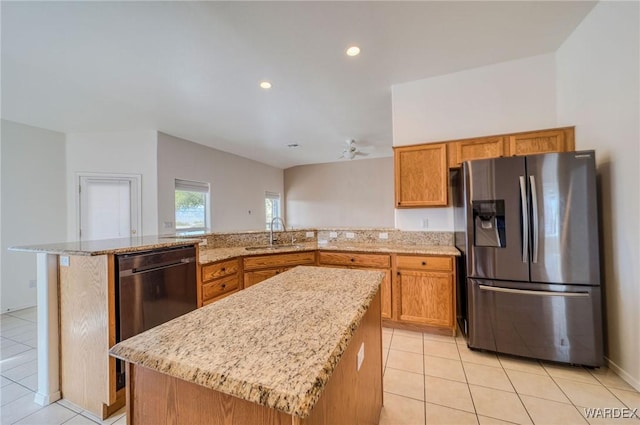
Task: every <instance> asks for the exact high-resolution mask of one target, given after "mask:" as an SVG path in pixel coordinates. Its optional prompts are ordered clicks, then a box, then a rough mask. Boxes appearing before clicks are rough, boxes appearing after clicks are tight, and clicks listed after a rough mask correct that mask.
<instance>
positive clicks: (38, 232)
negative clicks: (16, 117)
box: [0, 120, 67, 311]
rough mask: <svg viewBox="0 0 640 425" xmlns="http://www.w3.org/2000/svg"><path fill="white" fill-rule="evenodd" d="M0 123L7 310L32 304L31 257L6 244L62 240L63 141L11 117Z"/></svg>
mask: <svg viewBox="0 0 640 425" xmlns="http://www.w3.org/2000/svg"><path fill="white" fill-rule="evenodd" d="M1 125H2V129H1V142H0V151H1V152H2V153H1V158H2V166H1V173H2V178H1V186H2V189H1V193H2V196H1V198H2V201H1V205H2V213H1V220H2V222H1V226H0V227H1V228H2V235H1V239H2V243H1V249H2V254H1V255H0V257H1V258H2V272H1V274H0V275H1V281H0V282H1V285H0V300H1V306H0V309H1V311H7V310H16V309H20V308H24V307H30V306H34V305H36V288H35V280H36V256H35V255H34V254H29V253H25V252H13V251H8V250H7V248H8V247H10V246H13V245H29V244H41V243H48V242H60V241H64V240H65V239H66V218H67V217H66V213H67V207H66V188H65V139H64V134H62V133H57V132H53V131H49V130H44V129H40V128H36V127H30V126H27V125H23V124H18V123H15V122H11V121H5V120H2V122H1ZM31 281H33V282H34V286H33V287H30V282H31Z"/></svg>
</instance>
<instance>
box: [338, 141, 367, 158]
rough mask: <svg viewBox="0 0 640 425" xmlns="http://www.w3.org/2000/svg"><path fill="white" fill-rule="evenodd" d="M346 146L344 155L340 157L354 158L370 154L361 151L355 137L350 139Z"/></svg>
mask: <svg viewBox="0 0 640 425" xmlns="http://www.w3.org/2000/svg"><path fill="white" fill-rule="evenodd" d="M345 143H346V146H345V148H344V150H343V151H342V156H341V157H340V158H339V159H343V158H345V159H354V158H355V157H356V156H367V155H369V154H368V153H366V152H360V150H359V149H358V147H357V146H356V141H355V140H354V139H348V140H347V141H346V142H345Z"/></svg>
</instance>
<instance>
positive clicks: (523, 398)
mask: <svg viewBox="0 0 640 425" xmlns="http://www.w3.org/2000/svg"><path fill="white" fill-rule="evenodd" d="M382 336H383V343H382V345H383V361H384V385H383V387H384V407H383V408H382V418H381V420H380V424H381V425H390V424H393V425H400V424H410V425H425V424H426V425H429V424H480V425H485V424H510V423H516V424H544V425H547V424H559V425H567V424H583V425H587V424H617V423H620V424H623V423H630V424H640V417H639V416H634V417H632V418H627V419H624V418H619V419H611V418H602V417H600V418H587V413H586V410H585V409H586V408H603V409H604V408H619V409H626V410H614V411H612V412H613V414H625V415H630V414H631V412H632V411H633V409H638V410H637V412H638V414H640V393H638V392H637V391H636V390H635V389H634V388H633V387H631V386H630V385H629V384H627V383H626V382H625V381H623V380H622V379H621V378H620V377H619V376H617V375H616V374H614V373H613V372H611V371H610V370H609V369H607V368H601V369H588V368H582V367H573V366H563V365H558V364H553V363H548V362H540V361H535V360H526V359H521V358H517V357H511V356H505V355H496V354H493V353H485V352H478V351H472V350H470V349H469V348H468V347H467V343H466V341H465V339H464V338H463V337H461V336H459V337H457V338H453V337H449V336H440V335H433V334H426V333H425V334H422V333H419V332H411V331H406V330H399V329H389V328H383V330H382Z"/></svg>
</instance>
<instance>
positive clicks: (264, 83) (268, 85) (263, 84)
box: [260, 81, 271, 89]
mask: <svg viewBox="0 0 640 425" xmlns="http://www.w3.org/2000/svg"><path fill="white" fill-rule="evenodd" d="M260 87H262V88H263V89H270V88H271V83H270V82H268V81H260Z"/></svg>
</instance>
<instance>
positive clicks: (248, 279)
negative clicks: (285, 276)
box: [244, 267, 288, 289]
mask: <svg viewBox="0 0 640 425" xmlns="http://www.w3.org/2000/svg"><path fill="white" fill-rule="evenodd" d="M287 270H288V268H286V267H280V268H277V269H269V270H256V271H252V272H246V273H245V274H244V287H245V289H246V288H248V287H250V286H253V285H255V284H256V283H260V282H262V281H263V280H267V279H269V278H270V277H273V276H275V275H277V274H280V273H282V272H284V271H287Z"/></svg>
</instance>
